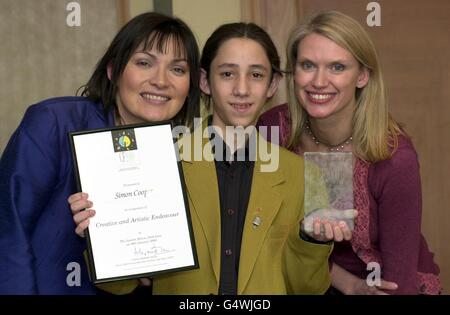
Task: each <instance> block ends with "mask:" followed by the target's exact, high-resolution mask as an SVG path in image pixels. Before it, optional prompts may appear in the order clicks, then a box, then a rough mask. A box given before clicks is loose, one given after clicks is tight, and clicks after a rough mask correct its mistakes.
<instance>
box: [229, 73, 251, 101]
mask: <svg viewBox="0 0 450 315" xmlns="http://www.w3.org/2000/svg"><path fill="white" fill-rule="evenodd" d="M249 94H250V86H249V82H248V78H246V77H245V76H240V77H238V78H237V79H236V81H235V84H234V86H233V95H234V96H239V97H245V96H248V95H249Z"/></svg>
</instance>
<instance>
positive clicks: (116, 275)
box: [69, 121, 199, 284]
mask: <svg viewBox="0 0 450 315" xmlns="http://www.w3.org/2000/svg"><path fill="white" fill-rule="evenodd" d="M161 127H162V128H163V129H161V130H165V131H162V132H166V133H167V127H169V128H170V144H169V143H167V142H168V141H169V139H168V137H167V134H166V135H165V137H166V138H165V139H164V140H163V141H164V143H165V146H164V147H165V150H164V151H162V150H161V149H160V147H157V149H154V150H152V158H151V159H149V160H148V161H147V162H145V161H146V160H147V158H148V156H146V159H140V160H139V161H138V164H139V165H141V163H142V162H143V161H144V165H146V164H145V163H147V164H149V163H152V161H153V160H155V157H159V159H158V158H156V160H158V161H161V160H164V161H166V160H170V162H167V164H168V165H164V168H166V167H167V168H170V172H169V173H170V174H172V177H173V178H172V181H171V184H175V188H174V191H177V192H178V193H177V194H176V196H169V197H171V198H170V200H172V199H174V200H178V203H176V207H175V208H177V209H180V208H182V209H181V211H178V212H176V215H175V213H170V214H167V216H166V214H164V213H161V215H160V216H158V215H157V216H154V215H153V216H149V217H147V216H145V217H140V218H146V221H153V218H154V217H155V218H157V221H158V223H157V224H158V226H155V227H157V228H158V229H159V231H161V230H162V229H161V228H159V224H161V222H164V220H166V218H169V220H168V221H170V220H172V221H174V220H175V221H176V222H177V226H181V228H179V229H177V230H174V231H171V232H170V231H169V232H168V234H170V233H175V234H173V235H170V236H168V235H166V234H164V232H163V233H160V234H158V235H155V236H153V238H151V237H150V236H148V237H147V239H144V240H143V241H142V240H141V242H146V241H149V242H160V241H161V239H164V237H165V238H166V239H167V240H168V241H169V243H170V244H175V243H176V242H175V240H172V238H175V239H177V238H180V244H181V243H184V244H188V246H187V248H184V249H181V248H179V249H170V250H167V249H165V248H164V247H160V246H155V245H153V247H147V248H144V249H141V248H140V247H139V249H138V250H136V247H134V253H133V254H130V256H133V255H135V256H136V255H140V256H141V257H140V258H139V259H141V262H139V261H138V262H133V263H130V264H139V263H142V261H144V262H145V260H146V259H147V261H149V260H152V259H153V260H155V261H156V260H164V259H166V264H167V262H168V261H170V262H171V263H169V266H165V264H164V263H162V265H163V267H158V263H156V262H155V265H153V264H152V265H151V266H150V267H148V268H145V267H144V268H143V269H142V272H140V271H139V272H136V271H135V272H127V271H126V270H124V271H120V267H119V268H118V269H119V271H112V272H110V271H109V270H107V268H105V267H103V266H100V267H99V265H101V264H99V263H98V261H100V260H102V259H100V258H99V255H96V252H94V248H101V247H99V246H101V244H102V243H101V242H102V241H99V239H102V237H101V236H99V235H102V233H101V232H99V231H98V230H99V229H98V228H96V229H95V232H96V233H92V231H90V228H89V227H88V228H87V229H86V231H85V235H86V244H87V256H88V257H87V258H88V259H87V260H88V269H89V276H90V279H91V281H92V282H93V283H94V284H98V283H105V282H111V281H119V280H127V279H135V278H143V277H153V276H157V275H160V274H166V273H171V272H179V271H187V270H192V269H197V268H199V264H198V257H197V250H196V246H195V238H194V233H193V228H192V220H191V212H190V209H189V202H188V198H187V193H186V183H185V180H184V174H183V168H182V165H181V161H180V159H179V158H178V152H177V150H176V147H175V146H176V142H175V140H174V139H173V137H172V132H171V131H172V123H171V122H170V121H161V122H156V123H145V124H133V125H126V126H115V127H107V128H99V129H92V130H84V131H75V132H70V133H69V140H70V146H71V150H72V157H73V164H74V173H75V180H76V185H77V189H78V191H80V192H81V191H83V188H84V186H89V185H85V184H87V182H86V181H89V180H92V178H89V176H88V175H85V174H86V173H87V172H85V171H80V168H83V166H85V163H89V158H87V157H86V152H85V151H86V148H85V147H89V146H92V144H89V141H91V140H89V141H87V140H86V141H85V142H88V144H86V143H84V144H82V141H83V138H85V137H91V136H92V135H96V137H100V136H101V137H102V139H103V138H104V139H105V141H106V139H107V138H108V139H111V143H112V147H113V150H114V154H117V153H119V154H121V153H122V154H130V153H131V151H138V150H139V142H142V140H143V139H139V137H140V135H141V134H142V132H141V131H143V130H147V131H150V130H151V129H152V128H161ZM164 128H165V129H164ZM154 130H156V129H154ZM129 131H133V132H132V133H130V132H129ZM136 131H138V132H137V133H136ZM122 132H125V133H124V135H125V137H127V138H128V140H127V141H122V143H121V144H119V142H120V141H119V142H117V141H116V140H118V139H119V140H120V139H122V140H123V139H125V138H124V137H121V138H119V137H117V135H118V134H121V133H122ZM126 132H128V133H126ZM109 135H111V136H110V137H109ZM114 137H116V138H114ZM132 137H135V138H134V139H133V138H132ZM130 138H132V140H131V141H129V140H130ZM85 139H88V138H85ZM138 139H139V141H137V140H138ZM153 139H155V138H153ZM158 139H159V138H158ZM80 141H81V142H80ZM133 141H134V143H133ZM91 142H92V141H91ZM97 143H98V139H96V141H95V144H97ZM127 145H128V146H127ZM100 146H101V145H100ZM106 146H107V145H106V144H104V147H106ZM146 146H147V147H148V146H149V144H146ZM81 147H83V149H81ZM101 147H102V146H101ZM124 148H125V149H124ZM130 148H131V149H130ZM169 148H172V150H171V149H169ZM92 149H94V151H95V148H92ZM116 149H119V151H116ZM83 152H84V153H83ZM81 156H83V157H81ZM111 156H112V155H111ZM174 158H175V163H174ZM86 159H88V162H86ZM91 162H92V163H94V164H95V163H98V161H95V158H93V160H92V161H91ZM164 163H165V162H164ZM80 164H83V166H82V165H80ZM102 164H103V163H102ZM169 164H170V165H169ZM159 168H160V165H158V169H159ZM175 168H176V170H175ZM130 169H131V168H130ZM144 169H145V167H144ZM83 172H84V174H83ZM100 173H101V172H100ZM137 174H139V172H138V173H137ZM175 174H178V177H177V176H176V175H175ZM142 178H143V177H142ZM175 178H178V182H177V183H176V180H174V179H175ZM99 180H100V182H102V180H101V179H99ZM103 180H105V181H108V180H111V178H104V179H103ZM104 184H105V185H102V186H101V187H104V186H106V187H108V183H107V182H105V183H104ZM91 186H92V185H90V186H89V187H91ZM166 186H167V184H166ZM100 189H101V188H100ZM165 189H166V190H167V188H165ZM148 191H150V190H145V192H146V193H145V194H144V195H146V194H147V193H148ZM152 191H153V189H152ZM86 192H88V193H89V194H90V197H91V196H92V195H91V192H89V191H86ZM149 194H151V193H149ZM162 195H164V193H163V194H162ZM118 196H127V197H128V195H127V194H119V195H116V197H118ZM130 197H131V196H130ZM145 197H146V196H145ZM172 197H174V198H172ZM91 200H92V201H93V202H94V207H93V208H94V209H95V210H96V216H97V215H98V213H99V211H105V209H103V210H102V209H98V208H97V206H96V201H95V200H93V199H91ZM118 202H119V201H118ZM144 204H145V206H144V207H141V208H144V209H145V208H146V209H148V211H147V212H151V211H152V209H153V208H151V207H150V209H149V208H148V207H149V205H148V204H146V203H145V202H144ZM181 204H182V206H181ZM131 209H132V210H133V208H131ZM135 209H140V208H139V207H137V208H135ZM137 211H138V212H140V211H141V210H137ZM142 211H143V212H146V211H145V210H142ZM174 211H175V210H174ZM119 212H120V211H119ZM160 212H161V211H160ZM180 212H181V213H180ZM149 214H150V213H149ZM173 217H177V219H173ZM178 217H180V218H179V219H178ZM149 218H152V219H151V220H150V219H149ZM160 218H165V219H160ZM93 219H95V217H93V218H91V223H92V220H93ZM128 219H129V218H128ZM155 220H156V219H155ZM178 221H181V222H178ZM110 222H115V223H116V224H115V225H117V222H118V221H110ZM119 222H125V220H122V221H119ZM131 222H132V223H133V220H132V221H131ZM134 222H138V223H139V224H142V222H141V221H138V220H137V219H136V221H134ZM143 224H144V225H145V223H143ZM155 224H156V223H155ZM126 225H128V223H126ZM148 225H149V226H151V224H150V223H148ZM96 226H98V224H97V225H96ZM100 226H102V225H100ZM103 226H107V227H108V225H106V224H105V225H103ZM123 226H125V224H124V225H123ZM91 228H92V227H91ZM114 228H116V227H115V226H114ZM129 229H131V228H129ZM118 231H122V232H124V233H125V234H130V235H132V234H133V232H131V233H129V232H130V231H127V228H126V227H123V228H120V227H119V228H118ZM180 231H182V232H180ZM183 231H184V232H183ZM140 233H141V232H140ZM179 233H182V234H183V235H177V234H179ZM105 234H106V232H105ZM161 234H162V235H161ZM114 235H119V234H114ZM139 239H140V238H139V237H136V240H139ZM128 240H131V241H132V240H133V239H132V238H131V239H126V241H127V242H128ZM99 242H100V243H99ZM111 242H112V241H111ZM120 242H122V240H121V241H120ZM127 242H125V244H127V245H126V246H128V243H127ZM134 243H139V242H134ZM99 244H100V245H99ZM129 244H130V245H131V244H133V242H129ZM155 244H156V243H155ZM104 245H108V244H104ZM116 245H117V244H116ZM119 245H121V244H119ZM109 246H110V248H111V250H112V249H113V248H114V249H115V248H116V247H114V246H112V244H109ZM124 246H125V245H124ZM180 246H181V245H180ZM119 247H120V248H122V247H123V246H119ZM106 248H108V246H106ZM105 250H106V249H105ZM177 250H178V251H180V252H181V253H180V254H178V255H180V256H183V253H186V254H187V255H186V257H189V258H185V257H178V258H173V259H170V258H167V257H173V256H170V255H172V253H174V255H175V256H176V255H177ZM97 251H98V250H97ZM186 251H187V252H186ZM122 257H123V256H122ZM118 259H119V260H120V258H118ZM130 259H131V257H130ZM136 259H138V258H136ZM177 259H178V260H179V261H185V262H182V263H177ZM107 261H108V262H109V261H110V260H107ZM113 261H114V260H113ZM119 265H120V264H119ZM124 265H126V264H124ZM164 266H165V267H164ZM101 268H103V269H105V270H103V269H102V270H100V269H101ZM107 274H109V275H107Z"/></svg>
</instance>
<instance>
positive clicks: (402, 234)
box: [369, 141, 422, 294]
mask: <svg viewBox="0 0 450 315" xmlns="http://www.w3.org/2000/svg"><path fill="white" fill-rule="evenodd" d="M373 167H374V170H373V172H370V174H369V185H370V190H371V192H372V194H373V196H374V198H375V200H376V203H377V206H378V223H377V232H378V246H377V247H378V248H379V250H380V254H381V260H382V261H383V268H382V270H383V274H382V277H383V279H385V280H388V281H394V282H396V283H397V284H398V290H396V291H395V294H419V288H418V285H417V272H418V264H419V250H420V238H421V212H422V200H421V183H420V174H419V163H418V160H417V155H416V152H415V151H414V148H413V147H412V145H411V144H410V143H409V142H406V141H405V142H403V144H401V145H400V146H399V148H398V150H397V152H396V153H395V154H394V156H393V158H391V159H389V160H386V161H383V162H380V163H378V164H377V165H374V166H373Z"/></svg>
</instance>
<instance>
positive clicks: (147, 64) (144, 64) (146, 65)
mask: <svg viewBox="0 0 450 315" xmlns="http://www.w3.org/2000/svg"><path fill="white" fill-rule="evenodd" d="M136 65H138V66H139V67H142V68H149V67H151V66H152V63H151V62H150V61H148V60H144V59H143V60H138V61H136Z"/></svg>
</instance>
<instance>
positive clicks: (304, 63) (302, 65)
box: [298, 61, 315, 71]
mask: <svg viewBox="0 0 450 315" xmlns="http://www.w3.org/2000/svg"><path fill="white" fill-rule="evenodd" d="M298 65H299V66H300V68H301V69H302V70H305V71H310V70H313V69H314V68H315V67H314V64H313V63H312V62H311V61H301V62H299V63H298Z"/></svg>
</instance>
